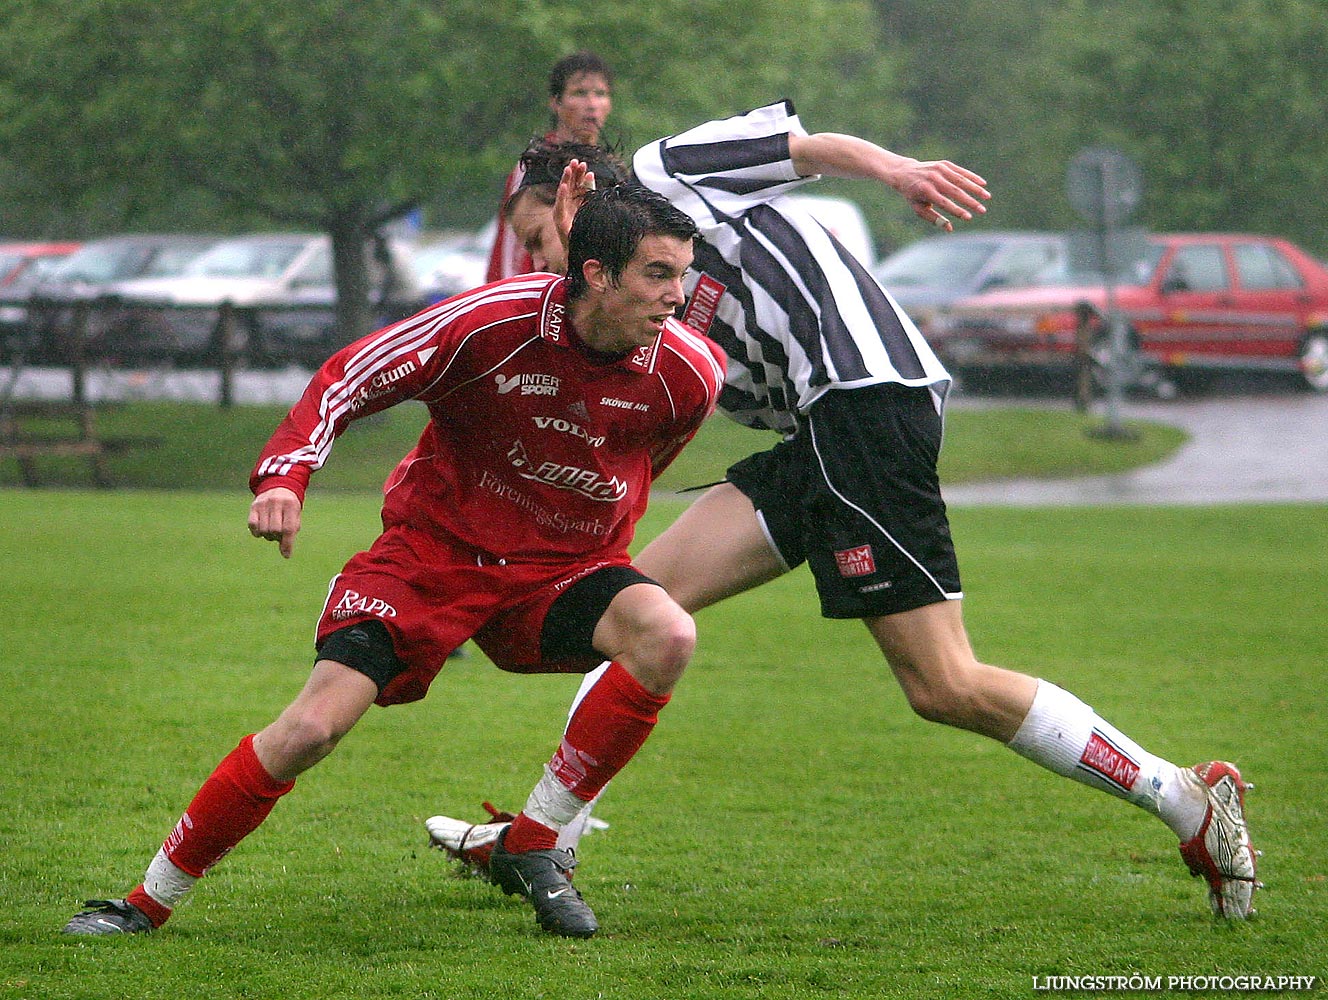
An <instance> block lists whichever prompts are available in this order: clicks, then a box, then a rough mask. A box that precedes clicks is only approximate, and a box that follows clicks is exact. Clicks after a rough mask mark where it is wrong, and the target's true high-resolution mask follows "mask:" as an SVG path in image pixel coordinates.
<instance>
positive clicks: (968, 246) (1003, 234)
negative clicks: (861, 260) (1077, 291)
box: [873, 230, 1068, 336]
mask: <svg viewBox="0 0 1328 1000" xmlns="http://www.w3.org/2000/svg"><path fill="white" fill-rule="evenodd" d="M1067 246H1068V240H1067V238H1066V236H1065V235H1064V234H1061V233H1049V232H1038V231H1035V230H992V231H989V232H964V233H949V234H946V235H945V236H932V237H928V238H926V239H921V240H918V241H917V242H916V243H910V244H909V245H908V246H906V247H904V248H903V249H901V250H897V251H895V252H894V253H893V254H891V255H890V256H888V257H886V258H885V259H884V260H883V261H881V263H880V264H879V265H877V267H876V269H875V271H874V272H873V273H874V274H875V275H876V279H877V280H878V281H879V282H880V283H881V284H882V285H884V286H885V290H886V291H887V292H889V293H890V295H891V296H892V297H893V298H894V300H895V301H896V302H898V303H899V304H900V305H901V306H903V308H904V311H905V312H907V313H908V315H909V318H910V319H912V320H913V322H914V323H916V324H917V326H918V329H919V330H921V331H922V333H923V335H924V336H925V335H927V334H928V332H929V329H930V327H931V326H932V323H933V322H934V321H935V319H936V318H937V317H938V316H940V315H942V314H944V312H945V310H946V309H947V308H948V307H949V306H950V305H951V304H952V303H954V302H956V301H958V300H960V299H962V298H965V297H967V296H969V295H976V294H977V293H979V292H985V291H988V290H990V289H993V288H1016V287H1021V286H1024V285H1028V284H1032V283H1034V282H1036V281H1037V280H1038V278H1039V275H1041V274H1042V273H1044V272H1047V271H1050V270H1055V269H1056V268H1058V267H1059V266H1061V265H1062V264H1063V263H1064V261H1065V259H1066V255H1067V252H1068V251H1067Z"/></svg>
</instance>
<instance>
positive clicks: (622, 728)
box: [549, 663, 669, 802]
mask: <svg viewBox="0 0 1328 1000" xmlns="http://www.w3.org/2000/svg"><path fill="white" fill-rule="evenodd" d="M668 703H669V696H668V695H666V694H665V695H655V694H651V693H650V692H649V691H647V690H646V689H645V688H643V687H642V686H641V682H640V681H638V680H637V679H636V678H635V677H633V676H632V675H631V674H629V673H628V672H627V669H626V668H625V667H623V666H621V665H620V664H617V663H611V664H609V669H608V670H607V671H605V673H604V676H603V677H601V678H600V680H599V683H598V684H596V685H595V686H594V687H593V688H591V689H590V690H589V691H588V692H587V693H586V696H585V697H584V698H582V699H581V704H580V705H578V706H577V708H576V711H575V712H574V713H572V718H571V720H570V721H569V722H568V723H567V732H566V733H564V734H563V741H562V743H561V744H560V745H559V747H558V752H557V753H555V754H554V755H553V760H551V761H550V762H549V767H551V768H552V769H553V773H554V774H555V775H556V776H557V778H558V780H559V781H561V782H562V783H563V784H564V785H565V786H566V787H567V789H568V791H570V792H571V793H572V794H573V795H575V796H576V797H577V798H579V799H583V800H585V801H586V802H589V801H590V800H591V799H593V798H594V797H595V796H596V795H598V794H599V792H600V789H602V788H603V787H604V786H605V785H607V784H608V783H609V779H610V778H612V777H613V776H614V775H615V774H617V773H618V772H619V771H621V770H622V769H623V768H624V767H625V766H627V762H628V761H629V760H631V759H632V757H634V756H635V755H636V752H637V751H638V750H640V749H641V744H642V743H644V742H645V741H646V737H647V736H649V735H650V732H651V730H653V729H654V728H655V723H656V722H658V721H659V710H660V709H661V708H663V707H664V706H665V705H667V704H668Z"/></svg>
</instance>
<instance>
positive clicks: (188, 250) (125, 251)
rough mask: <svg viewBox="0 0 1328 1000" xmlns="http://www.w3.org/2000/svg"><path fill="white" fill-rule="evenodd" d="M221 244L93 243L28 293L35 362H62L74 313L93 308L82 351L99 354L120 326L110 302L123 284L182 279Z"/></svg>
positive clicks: (148, 238) (173, 239) (129, 238)
mask: <svg viewBox="0 0 1328 1000" xmlns="http://www.w3.org/2000/svg"><path fill="white" fill-rule="evenodd" d="M216 242H217V237H215V236H202V235H194V234H186V233H135V234H126V235H120V236H107V237H102V238H100V239H94V240H89V241H88V242H86V243H84V244H83V245H82V246H80V247H79V248H78V249H77V250H76V251H74V252H73V253H71V254H70V255H69V256H68V257H66V258H64V260H62V261H61V262H60V263H59V264H58V265H57V266H56V267H54V268H53V269H51V271H50V273H49V274H44V275H43V276H42V277H41V280H39V281H38V282H37V283H36V284H34V285H33V286H32V288H31V290H30V293H29V306H28V307H29V328H30V332H31V342H30V349H31V360H33V361H37V362H42V361H60V360H63V359H64V358H65V357H66V356H67V354H68V339H67V338H68V337H69V336H70V335H71V333H72V328H73V323H74V314H75V309H76V307H77V306H79V305H80V304H81V305H83V306H86V307H88V312H87V315H86V317H85V318H84V320H83V324H84V325H83V330H82V334H83V342H82V350H83V351H84V353H85V354H87V353H91V354H93V355H94V356H95V354H96V353H97V352H98V351H99V350H100V348H99V346H98V345H99V344H100V343H101V342H102V341H104V340H105V338H106V337H107V335H108V333H109V332H110V331H111V330H112V328H113V327H114V326H115V325H116V322H117V317H116V314H115V310H114V309H113V308H112V307H111V306H110V304H109V303H110V300H111V299H113V297H114V296H115V295H116V294H118V292H119V289H120V287H121V285H122V284H123V283H124V282H127V281H130V280H133V279H136V278H142V277H165V276H169V275H173V274H178V273H179V272H180V271H181V270H182V269H183V268H184V267H185V266H186V265H187V264H188V263H189V262H190V261H191V260H193V259H194V258H195V257H197V256H198V255H199V254H200V253H202V252H203V251H204V250H206V249H207V248H208V247H210V246H212V245H213V244H214V243H216Z"/></svg>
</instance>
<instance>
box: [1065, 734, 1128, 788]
mask: <svg viewBox="0 0 1328 1000" xmlns="http://www.w3.org/2000/svg"><path fill="white" fill-rule="evenodd" d="M1079 766H1080V767H1083V768H1086V769H1087V770H1089V771H1092V772H1093V773H1094V774H1096V775H1097V776H1098V777H1100V778H1102V779H1104V780H1105V781H1107V783H1108V784H1112V785H1115V786H1116V787H1117V788H1121V789H1124V790H1126V791H1129V790H1130V789H1131V788H1133V787H1134V782H1135V779H1136V778H1138V777H1139V765H1138V764H1137V763H1135V761H1134V760H1132V759H1131V758H1130V757H1129V756H1128V755H1127V754H1126V753H1125V752H1124V751H1122V750H1121V749H1120V748H1119V747H1118V746H1116V745H1115V744H1114V743H1112V742H1111V741H1110V740H1108V739H1107V738H1106V737H1105V736H1103V735H1102V734H1101V733H1100V732H1098V731H1097V730H1096V729H1094V730H1093V735H1092V736H1091V737H1089V740H1088V746H1086V747H1084V753H1083V756H1082V757H1080V758H1079Z"/></svg>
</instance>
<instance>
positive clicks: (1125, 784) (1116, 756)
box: [1009, 680, 1208, 840]
mask: <svg viewBox="0 0 1328 1000" xmlns="http://www.w3.org/2000/svg"><path fill="white" fill-rule="evenodd" d="M1009 746H1010V749H1011V750H1013V751H1014V752H1015V753H1017V754H1019V755H1020V756H1021V757H1026V758H1028V759H1029V760H1031V761H1033V762H1034V763H1035V764H1041V765H1042V766H1043V767H1045V768H1047V770H1049V771H1054V772H1055V773H1056V774H1059V775H1062V776H1063V777H1066V778H1073V779H1074V780H1075V781H1079V782H1082V783H1083V784H1085V785H1089V786H1091V787H1093V788H1097V789H1100V790H1102V791H1104V792H1110V793H1111V794H1112V795H1115V796H1116V797H1117V798H1122V799H1125V800H1126V801H1127V802H1133V803H1134V804H1135V805H1137V806H1139V807H1141V808H1143V809H1146V810H1148V811H1149V812H1150V813H1152V814H1153V815H1154V816H1157V817H1159V818H1160V819H1161V820H1162V822H1164V823H1166V824H1167V826H1169V827H1170V828H1171V829H1172V831H1173V832H1174V833H1175V834H1176V835H1177V836H1178V837H1180V838H1181V839H1182V840H1188V839H1190V837H1192V836H1194V834H1195V833H1197V832H1198V830H1199V826H1200V824H1201V823H1202V822H1203V817H1204V812H1205V810H1206V809H1207V805H1208V800H1207V796H1204V795H1201V794H1199V793H1198V790H1197V789H1196V787H1195V786H1194V784H1193V783H1192V782H1189V781H1187V780H1185V777H1184V771H1183V769H1182V768H1179V767H1177V766H1176V765H1175V764H1172V763H1171V762H1169V761H1166V760H1163V759H1162V758H1161V757H1155V756H1154V755H1153V754H1151V753H1149V752H1148V751H1146V750H1144V749H1143V747H1141V746H1139V744H1137V743H1135V742H1134V740H1132V739H1130V738H1129V737H1128V736H1126V735H1125V734H1124V733H1122V732H1121V731H1120V730H1118V729H1117V728H1116V727H1115V726H1113V725H1111V724H1110V723H1109V722H1107V721H1106V720H1105V719H1103V718H1102V717H1101V716H1099V715H1098V714H1097V713H1096V712H1094V711H1093V710H1092V709H1091V708H1090V707H1089V706H1087V705H1085V704H1084V703H1083V702H1082V701H1080V700H1079V699H1078V698H1076V697H1075V696H1074V695H1072V694H1070V693H1069V692H1068V691H1065V690H1062V689H1061V688H1058V687H1057V686H1056V685H1055V684H1051V683H1049V682H1047V681H1043V680H1040V681H1038V688H1037V693H1036V694H1035V695H1034V697H1033V704H1032V707H1030V708H1029V710H1028V715H1027V716H1026V717H1025V718H1024V721H1023V724H1022V725H1020V727H1019V731H1018V732H1017V733H1015V734H1014V739H1012V740H1011V741H1010V743H1009Z"/></svg>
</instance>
